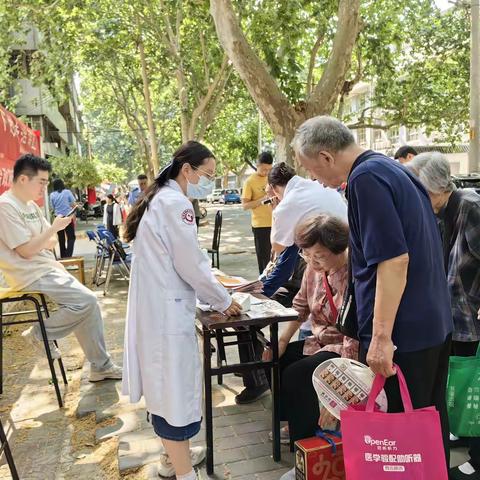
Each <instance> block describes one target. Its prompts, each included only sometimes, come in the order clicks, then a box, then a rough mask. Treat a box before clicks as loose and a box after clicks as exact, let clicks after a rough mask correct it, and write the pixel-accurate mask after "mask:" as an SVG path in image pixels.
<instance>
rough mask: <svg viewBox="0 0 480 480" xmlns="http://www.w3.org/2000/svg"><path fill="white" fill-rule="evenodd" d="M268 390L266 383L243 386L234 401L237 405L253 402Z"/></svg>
mask: <svg viewBox="0 0 480 480" xmlns="http://www.w3.org/2000/svg"><path fill="white" fill-rule="evenodd" d="M269 391H270V387H269V386H268V385H262V386H261V387H255V388H245V389H244V390H242V391H241V392H240V393H239V394H238V395H236V396H235V403H236V404H237V405H245V404H247V403H253V402H255V401H256V400H258V399H259V398H261V397H263V396H264V395H265V394H266V393H267V392H269Z"/></svg>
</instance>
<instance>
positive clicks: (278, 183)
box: [268, 162, 295, 187]
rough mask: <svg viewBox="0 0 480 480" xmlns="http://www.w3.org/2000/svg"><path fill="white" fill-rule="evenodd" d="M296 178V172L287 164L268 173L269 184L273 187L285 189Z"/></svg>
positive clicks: (280, 165) (277, 166)
mask: <svg viewBox="0 0 480 480" xmlns="http://www.w3.org/2000/svg"><path fill="white" fill-rule="evenodd" d="M294 176H295V170H294V169H293V168H292V167H290V165H287V164H286V163H285V162H281V163H279V164H278V165H275V166H274V167H273V168H272V169H271V170H270V172H269V173H268V184H269V185H271V186H272V187H284V186H285V185H287V183H288V182H289V181H290V180H291V179H292V178H293V177H294Z"/></svg>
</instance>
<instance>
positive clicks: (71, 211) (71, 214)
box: [65, 207, 78, 217]
mask: <svg viewBox="0 0 480 480" xmlns="http://www.w3.org/2000/svg"><path fill="white" fill-rule="evenodd" d="M77 208H78V207H73V208H72V209H71V210H70V211H69V212H68V213H67V214H66V215H65V216H66V217H71V216H73V215H75V213H76V212H77Z"/></svg>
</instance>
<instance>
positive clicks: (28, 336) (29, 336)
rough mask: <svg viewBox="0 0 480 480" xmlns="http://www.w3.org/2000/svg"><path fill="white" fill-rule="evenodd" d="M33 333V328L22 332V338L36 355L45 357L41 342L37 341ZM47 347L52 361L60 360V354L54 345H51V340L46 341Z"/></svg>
mask: <svg viewBox="0 0 480 480" xmlns="http://www.w3.org/2000/svg"><path fill="white" fill-rule="evenodd" d="M33 332H34V327H30V328H27V329H26V330H25V331H24V332H22V337H23V338H24V339H25V340H26V341H27V343H28V344H29V345H30V346H31V347H33V349H34V350H35V351H36V352H37V353H38V354H40V355H46V353H45V346H44V344H43V340H39V339H38V338H37V337H36V336H35V334H34V333H33ZM48 346H49V347H50V355H51V356H52V358H53V360H58V359H59V358H61V356H62V354H61V352H60V350H59V349H58V348H57V346H56V345H55V343H53V340H49V341H48Z"/></svg>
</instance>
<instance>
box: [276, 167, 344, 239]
mask: <svg viewBox="0 0 480 480" xmlns="http://www.w3.org/2000/svg"><path fill="white" fill-rule="evenodd" d="M321 214H325V215H332V216H335V217H339V218H341V219H342V220H344V221H345V222H347V205H346V203H345V200H344V199H343V197H342V196H341V195H340V193H338V192H337V191H336V190H334V189H333V188H326V187H324V186H323V185H322V184H320V183H318V182H316V181H314V180H307V179H305V178H302V177H299V176H298V175H295V176H294V177H293V178H292V179H291V180H290V181H289V182H288V183H287V187H286V188H285V192H284V194H283V199H282V201H281V202H280V203H279V204H278V206H277V207H276V208H275V210H274V211H273V224H272V233H271V234H270V239H271V242H272V243H278V244H280V245H283V246H284V247H290V246H291V245H293V244H294V240H295V229H296V227H297V225H298V224H299V223H300V221H301V220H303V219H304V218H308V217H311V216H313V215H321Z"/></svg>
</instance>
